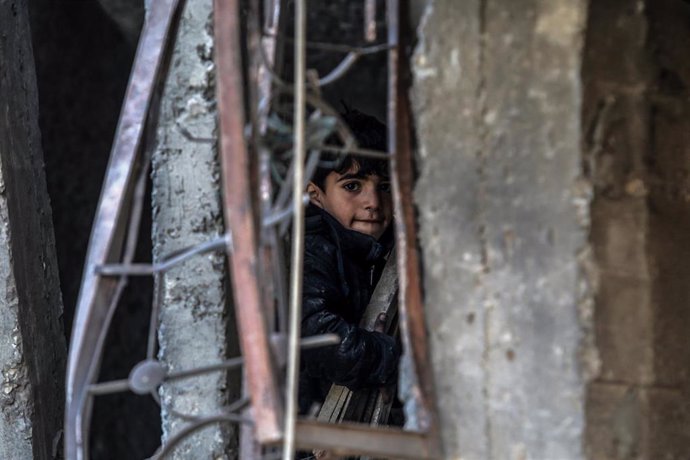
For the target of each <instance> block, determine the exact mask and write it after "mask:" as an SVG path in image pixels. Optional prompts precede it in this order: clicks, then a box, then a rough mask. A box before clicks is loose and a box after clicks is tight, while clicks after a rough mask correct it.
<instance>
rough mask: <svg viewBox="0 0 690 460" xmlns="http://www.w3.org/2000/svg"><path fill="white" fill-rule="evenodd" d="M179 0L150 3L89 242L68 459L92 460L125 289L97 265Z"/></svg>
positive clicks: (120, 232)
mask: <svg viewBox="0 0 690 460" xmlns="http://www.w3.org/2000/svg"><path fill="white" fill-rule="evenodd" d="M181 1H183V0H181ZM178 4H179V2H178V0H157V1H156V2H152V3H151V9H150V10H149V14H148V16H147V20H146V23H145V25H144V29H143V31H142V34H141V39H140V41H139V47H138V49H137V55H136V58H135V61H134V66H133V69H132V77H131V79H130V82H129V86H128V88H127V94H126V96H125V103H124V106H123V109H122V114H121V116H120V121H119V124H118V127H117V132H116V135H115V141H114V144H113V148H112V153H111V157H110V163H109V165H108V172H107V175H106V178H105V181H104V185H103V191H102V193H101V198H100V201H99V206H98V210H97V212H96V218H95V224H94V227H93V230H92V233H91V238H90V241H89V250H88V254H87V258H86V263H85V269H84V277H83V280H82V285H81V290H80V293H79V300H78V302H77V309H76V315H75V321H74V328H73V331H72V338H71V341H70V353H69V357H68V365H67V385H66V414H65V457H66V458H69V459H76V460H82V459H86V458H88V426H89V421H90V416H91V406H92V395H91V394H90V392H89V386H90V385H91V384H92V383H93V381H94V380H95V374H96V371H97V369H98V367H99V365H100V359H101V352H102V347H103V340H104V339H103V337H105V334H106V331H107V329H108V326H109V323H110V320H111V319H112V314H113V312H114V307H115V304H116V302H115V300H116V299H117V297H118V294H119V293H120V292H121V291H122V289H123V288H124V282H123V281H122V280H117V279H113V278H104V277H101V276H99V275H98V274H96V273H95V270H94V268H95V267H96V266H98V265H103V264H106V263H108V262H111V261H113V260H117V258H118V257H119V256H120V251H121V250H122V246H123V240H124V235H125V229H126V228H127V225H126V223H127V216H126V214H127V208H128V203H129V201H128V198H130V197H131V194H132V193H133V189H134V182H135V180H134V174H135V170H136V165H137V163H138V162H140V161H141V155H140V154H139V153H140V150H141V146H142V143H143V136H144V126H145V124H146V121H147V119H148V117H149V108H150V107H151V105H152V103H153V98H154V94H155V91H154V89H155V87H156V86H157V85H158V84H159V80H160V79H159V76H160V73H161V72H160V70H161V67H162V65H163V62H164V61H165V59H164V57H165V54H166V51H167V49H166V44H167V42H168V36H169V34H170V32H171V30H174V28H175V24H176V21H175V19H176V18H177V15H176V13H177V12H178V11H179V9H178Z"/></svg>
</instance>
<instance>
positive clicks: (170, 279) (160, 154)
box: [152, 0, 239, 459]
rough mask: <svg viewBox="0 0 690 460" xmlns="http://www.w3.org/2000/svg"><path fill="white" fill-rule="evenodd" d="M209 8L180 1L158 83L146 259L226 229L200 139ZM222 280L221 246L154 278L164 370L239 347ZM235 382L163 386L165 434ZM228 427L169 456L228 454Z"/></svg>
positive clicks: (214, 407)
mask: <svg viewBox="0 0 690 460" xmlns="http://www.w3.org/2000/svg"><path fill="white" fill-rule="evenodd" d="M211 6H212V2H211V0H189V1H187V4H186V8H185V10H184V12H183V15H182V18H181V23H180V29H179V32H178V35H177V41H176V44H175V49H174V52H173V56H172V60H171V66H170V70H169V73H168V76H167V81H166V83H165V90H164V93H163V103H162V107H161V114H160V121H159V126H158V131H157V148H156V151H155V153H154V156H153V173H152V177H153V192H152V193H153V198H152V199H153V232H152V237H153V243H154V249H153V252H154V260H160V259H161V258H162V257H163V256H165V255H167V254H169V253H171V252H172V251H175V250H178V249H181V248H183V247H187V246H191V245H194V244H198V243H201V242H204V241H208V240H210V239H213V238H215V237H218V236H219V235H222V234H223V232H224V229H223V220H222V210H221V199H220V171H219V165H218V158H217V152H216V146H215V143H214V142H209V141H208V139H212V138H214V137H215V134H216V106H215V91H214V67H213V41H212V38H213V33H212V29H211V26H212V12H211V9H212V8H211ZM204 139H206V140H204ZM226 277H227V272H226V267H225V256H224V254H222V253H214V254H207V255H203V256H199V257H197V258H194V259H193V260H189V261H187V262H185V263H184V264H182V265H180V266H179V267H176V268H174V269H173V270H171V271H169V272H168V273H166V274H165V275H164V276H163V277H162V281H161V282H162V283H163V285H162V301H163V308H162V311H161V314H160V321H161V324H160V330H159V340H160V352H159V358H160V359H161V360H162V361H163V362H164V363H165V365H166V366H167V367H168V368H169V369H170V370H182V369H192V368H195V367H198V366H202V365H208V364H214V363H218V362H220V361H222V360H223V359H225V358H226V356H228V355H229V354H230V355H236V354H238V353H239V352H238V351H237V348H236V347H234V348H233V346H229V345H228V342H227V336H228V333H229V330H230V329H231V328H232V321H231V320H230V317H231V313H230V312H229V311H228V306H227V300H229V299H226V295H225V293H226V289H227V285H226ZM229 328H230V329H229ZM232 334H234V329H233V330H232ZM233 382H234V383H233ZM238 387H239V383H238V382H237V381H236V380H235V381H232V382H231V381H229V380H228V376H227V375H226V374H225V373H223V372H216V373H212V374H208V375H204V376H201V377H195V378H192V379H186V380H183V381H179V382H176V383H174V384H167V385H164V386H163V387H162V388H161V391H160V395H161V400H162V404H163V409H162V419H163V438H164V439H168V438H169V437H170V436H171V435H172V434H174V433H176V432H177V431H179V430H180V429H181V428H183V427H184V426H186V425H187V424H188V422H187V421H185V420H183V419H182V418H180V417H177V416H176V415H174V414H173V413H172V411H173V410H175V411H178V412H182V413H186V414H192V415H205V414H215V413H218V411H219V410H220V409H221V407H222V405H223V404H225V403H226V402H227V401H228V400H229V399H230V398H233V397H236V396H237V394H238V391H237V390H238ZM235 433H236V427H234V426H229V425H220V426H218V425H216V426H212V427H210V428H206V429H204V430H203V431H200V432H199V433H198V434H196V435H194V436H193V437H191V438H189V440H188V441H187V442H185V443H184V444H182V445H181V446H179V447H178V448H177V449H176V451H175V455H174V456H173V458H179V459H183V458H184V459H193V458H199V459H207V458H214V459H220V458H234V456H235V447H236V445H235V442H234V439H235V438H236V435H235Z"/></svg>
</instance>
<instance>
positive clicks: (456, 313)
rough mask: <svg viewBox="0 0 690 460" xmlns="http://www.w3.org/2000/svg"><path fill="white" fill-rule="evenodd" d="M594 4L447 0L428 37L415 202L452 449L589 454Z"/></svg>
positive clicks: (422, 51)
mask: <svg viewBox="0 0 690 460" xmlns="http://www.w3.org/2000/svg"><path fill="white" fill-rule="evenodd" d="M586 3H587V2H585V1H584V0H582V1H566V0H549V1H546V0H542V1H539V0H520V1H515V0H491V1H489V0H474V1H462V2H459V1H454V0H444V1H441V0H438V1H434V2H429V6H428V9H427V14H426V16H425V18H424V20H423V21H422V25H421V28H420V30H419V39H420V42H419V45H418V47H417V50H416V52H415V55H414V57H413V71H414V79H415V82H414V87H413V99H414V111H415V118H416V120H415V121H416V127H417V138H418V142H419V151H418V166H419V180H418V183H417V186H416V190H415V201H416V204H417V206H418V209H419V220H420V238H421V241H420V244H421V248H422V255H423V269H424V289H425V295H426V298H425V304H426V309H427V322H428V327H429V331H430V338H431V354H432V364H433V368H434V371H435V379H436V392H437V395H438V410H439V415H440V420H441V433H442V439H443V444H444V449H445V456H446V458H463V459H486V458H496V459H498V458H501V459H525V458H534V459H547V458H549V459H552V458H553V459H556V458H558V459H566V458H567V459H575V458H583V457H584V451H583V433H584V428H585V418H584V396H585V384H586V380H587V375H588V369H589V367H592V366H593V367H595V366H596V359H593V358H595V356H592V355H590V351H591V350H589V349H588V348H587V343H588V335H587V334H588V330H589V317H590V316H591V315H590V312H591V300H592V299H591V296H592V288H591V286H590V285H589V278H588V270H587V265H588V261H589V255H588V254H589V252H588V243H587V232H588V224H589V209H588V208H589V200H588V199H589V191H590V186H589V184H588V183H587V181H586V180H584V179H583V178H582V176H581V155H580V132H581V127H580V110H581V98H582V94H581V87H580V60H581V48H582V46H581V45H582V43H581V42H582V33H583V26H584V22H585V16H586Z"/></svg>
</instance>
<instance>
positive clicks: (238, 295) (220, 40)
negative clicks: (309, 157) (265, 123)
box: [213, 0, 282, 443]
mask: <svg viewBox="0 0 690 460" xmlns="http://www.w3.org/2000/svg"><path fill="white" fill-rule="evenodd" d="M239 16H240V9H239V2H238V0H215V1H214V27H213V29H214V35H215V37H214V38H215V44H216V45H215V61H216V69H217V74H216V75H217V77H218V82H217V85H216V91H217V99H218V113H219V131H220V143H219V146H220V156H221V171H222V176H223V202H224V215H225V223H226V226H227V228H229V230H230V231H231V233H232V237H233V243H234V251H233V253H232V254H228V258H229V263H230V266H231V269H232V274H233V276H232V282H233V293H234V296H235V305H238V308H237V309H236V314H237V322H238V326H239V329H240V331H241V334H240V344H241V346H242V354H243V355H244V357H245V360H246V361H245V362H246V363H247V365H246V366H245V375H246V378H247V382H248V385H249V396H250V398H251V401H252V412H253V414H254V420H255V433H256V438H257V440H258V441H259V442H263V443H266V442H277V441H279V440H280V438H281V437H282V430H281V426H280V425H281V422H280V420H281V418H282V405H281V401H280V399H281V398H280V393H279V390H278V383H277V376H276V370H275V369H274V367H273V357H272V353H271V350H270V344H269V338H268V335H269V331H268V324H267V322H266V318H265V315H264V314H263V311H264V309H263V306H262V304H261V299H262V296H261V291H260V284H259V276H258V275H259V273H258V265H259V264H258V257H259V250H258V245H257V240H258V231H257V226H258V225H257V224H258V222H256V221H255V219H254V216H255V215H256V214H255V212H256V210H255V209H254V207H255V205H254V203H255V200H254V199H253V195H252V191H253V190H254V186H255V185H256V184H255V183H254V182H255V180H254V176H252V167H251V166H252V165H251V159H250V156H249V153H248V152H247V148H246V144H245V133H244V125H245V116H244V110H243V107H244V94H243V79H242V56H241V49H242V48H241V42H240V23H239Z"/></svg>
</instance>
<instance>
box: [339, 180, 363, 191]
mask: <svg viewBox="0 0 690 460" xmlns="http://www.w3.org/2000/svg"><path fill="white" fill-rule="evenodd" d="M343 188H344V189H345V190H347V191H348V192H358V191H359V190H360V189H361V188H362V184H360V183H359V182H358V181H352V182H346V183H345V184H343Z"/></svg>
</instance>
